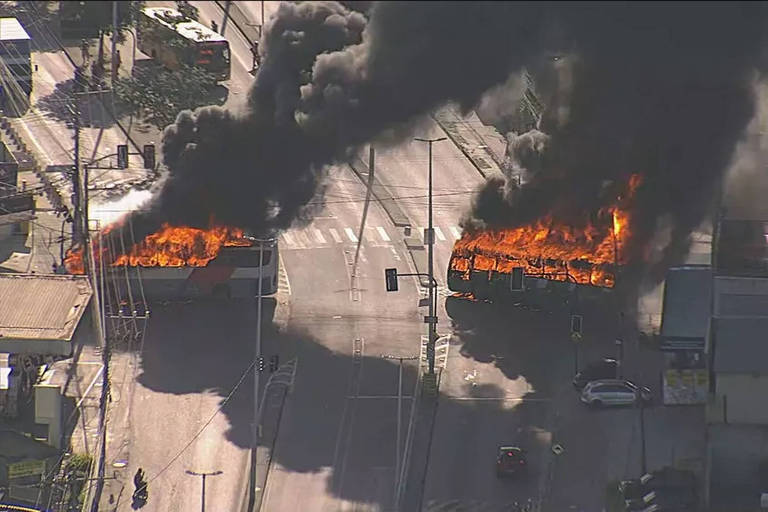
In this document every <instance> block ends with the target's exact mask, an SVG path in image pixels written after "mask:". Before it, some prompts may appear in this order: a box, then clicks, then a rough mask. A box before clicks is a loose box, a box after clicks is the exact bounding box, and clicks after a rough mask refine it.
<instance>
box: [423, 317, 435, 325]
mask: <svg viewBox="0 0 768 512" xmlns="http://www.w3.org/2000/svg"><path fill="white" fill-rule="evenodd" d="M424 323H425V324H436V323H437V316H429V315H426V316H425V317H424Z"/></svg>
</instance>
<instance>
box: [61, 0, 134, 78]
mask: <svg viewBox="0 0 768 512" xmlns="http://www.w3.org/2000/svg"><path fill="white" fill-rule="evenodd" d="M112 4H113V2H85V1H79V2H72V1H69V2H60V7H59V15H60V18H61V24H62V31H63V32H64V31H66V32H68V33H65V34H64V36H65V37H67V36H70V37H72V36H76V37H82V38H89V37H95V36H98V37H99V57H98V58H99V63H100V64H101V65H103V64H104V36H105V35H106V36H111V35H112ZM143 5H144V2H143V1H130V0H120V1H118V2H117V25H118V33H117V40H118V42H123V41H124V40H125V31H127V30H129V29H130V28H131V26H132V25H133V20H134V19H136V18H137V16H136V14H137V12H138V11H140V10H141V8H142V7H143ZM77 34H79V36H78V35H77Z"/></svg>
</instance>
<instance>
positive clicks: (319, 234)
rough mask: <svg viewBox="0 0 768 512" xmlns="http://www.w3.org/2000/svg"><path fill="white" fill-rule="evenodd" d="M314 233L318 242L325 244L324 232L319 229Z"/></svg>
mask: <svg viewBox="0 0 768 512" xmlns="http://www.w3.org/2000/svg"><path fill="white" fill-rule="evenodd" d="M313 232H314V233H315V238H316V239H317V241H318V242H320V243H321V244H324V243H325V237H324V236H323V232H322V231H320V230H319V229H317V228H314V230H313Z"/></svg>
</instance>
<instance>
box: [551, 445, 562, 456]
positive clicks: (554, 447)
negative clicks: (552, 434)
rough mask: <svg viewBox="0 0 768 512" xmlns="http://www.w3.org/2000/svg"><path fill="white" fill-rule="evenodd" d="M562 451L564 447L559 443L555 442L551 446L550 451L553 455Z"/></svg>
mask: <svg viewBox="0 0 768 512" xmlns="http://www.w3.org/2000/svg"><path fill="white" fill-rule="evenodd" d="M564 451H565V448H563V447H562V446H560V445H559V444H556V445H555V446H553V447H552V453H554V454H555V455H560V454H561V453H563V452H564Z"/></svg>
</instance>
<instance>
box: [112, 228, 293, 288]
mask: <svg viewBox="0 0 768 512" xmlns="http://www.w3.org/2000/svg"><path fill="white" fill-rule="evenodd" d="M259 253H260V250H259V244H258V243H257V242H254V245H252V246H250V247H222V248H221V249H220V251H219V253H218V255H217V256H216V258H214V259H212V260H211V261H210V262H208V264H207V265H206V266H204V267H194V266H178V267H170V266H169V267H161V266H153V267H132V266H129V267H127V270H128V279H129V281H130V284H131V290H132V291H133V293H134V294H135V293H137V292H138V290H139V289H140V286H141V287H143V289H144V294H145V296H146V298H147V299H150V300H153V299H176V300H180V299H190V298H197V297H210V296H212V297H217V298H232V299H246V298H254V297H257V296H258V295H259V258H260V254H259ZM263 258H264V268H263V269H262V278H261V279H262V285H261V294H262V296H267V295H273V294H275V293H277V288H278V269H279V259H280V256H279V254H278V248H277V242H274V243H265V244H264V256H263ZM109 270H110V274H111V278H112V279H111V281H112V282H113V283H114V284H115V285H116V286H124V285H121V284H120V283H121V282H123V283H124V280H125V267H123V266H114V267H110V269H109ZM139 279H141V284H139Z"/></svg>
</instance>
